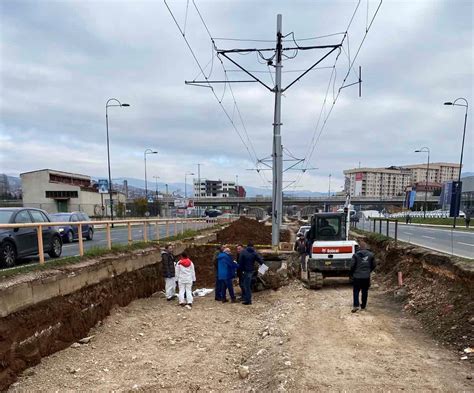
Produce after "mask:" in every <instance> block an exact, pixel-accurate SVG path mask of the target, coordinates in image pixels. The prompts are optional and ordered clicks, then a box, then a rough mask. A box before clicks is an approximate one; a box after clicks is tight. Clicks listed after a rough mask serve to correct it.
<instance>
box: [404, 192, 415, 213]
mask: <svg viewBox="0 0 474 393" xmlns="http://www.w3.org/2000/svg"><path fill="white" fill-rule="evenodd" d="M415 199H416V191H413V190H412V191H407V192H406V194H405V207H406V208H407V209H412V208H413V206H414V205H415Z"/></svg>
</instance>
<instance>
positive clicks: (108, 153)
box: [105, 98, 130, 228]
mask: <svg viewBox="0 0 474 393" xmlns="http://www.w3.org/2000/svg"><path fill="white" fill-rule="evenodd" d="M110 102H115V104H110ZM111 106H120V107H129V106H130V105H129V104H125V103H123V104H122V103H121V102H120V101H119V100H117V99H116V98H109V99H108V100H107V102H106V103H105V128H106V131H107V167H108V172H109V203H110V220H111V221H113V220H114V200H113V198H112V197H113V190H112V175H111V173H110V144H109V107H111ZM113 227H114V224H113V223H112V228H113Z"/></svg>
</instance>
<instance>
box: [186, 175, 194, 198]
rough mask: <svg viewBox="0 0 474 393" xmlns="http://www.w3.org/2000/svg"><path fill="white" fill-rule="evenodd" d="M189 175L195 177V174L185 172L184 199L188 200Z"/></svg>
mask: <svg viewBox="0 0 474 393" xmlns="http://www.w3.org/2000/svg"><path fill="white" fill-rule="evenodd" d="M188 175H189V176H194V173H193V172H185V173H184V199H188V183H187V181H188Z"/></svg>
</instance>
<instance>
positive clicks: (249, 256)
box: [239, 242, 263, 306]
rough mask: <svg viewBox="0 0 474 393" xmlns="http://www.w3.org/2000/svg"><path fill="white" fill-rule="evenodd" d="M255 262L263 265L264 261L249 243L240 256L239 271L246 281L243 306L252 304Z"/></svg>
mask: <svg viewBox="0 0 474 393" xmlns="http://www.w3.org/2000/svg"><path fill="white" fill-rule="evenodd" d="M255 262H258V264H259V265H262V264H263V259H262V257H261V256H260V255H258V254H257V252H256V251H255V249H254V248H253V243H251V242H250V243H248V245H247V247H246V248H244V249H243V250H242V251H241V252H240V254H239V269H240V270H241V271H242V277H243V281H244V293H243V295H244V296H243V302H242V304H245V305H246V306H247V305H250V304H252V276H253V273H254V271H255V266H254V265H255Z"/></svg>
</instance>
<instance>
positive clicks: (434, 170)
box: [402, 162, 459, 184]
mask: <svg viewBox="0 0 474 393" xmlns="http://www.w3.org/2000/svg"><path fill="white" fill-rule="evenodd" d="M402 168H406V169H409V170H410V171H411V173H412V178H413V182H414V183H420V182H424V181H426V171H427V169H428V164H415V165H403V166H402ZM458 176H459V164H450V163H447V162H430V169H429V173H428V182H431V183H438V184H442V183H444V182H447V181H451V180H457V179H458Z"/></svg>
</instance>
